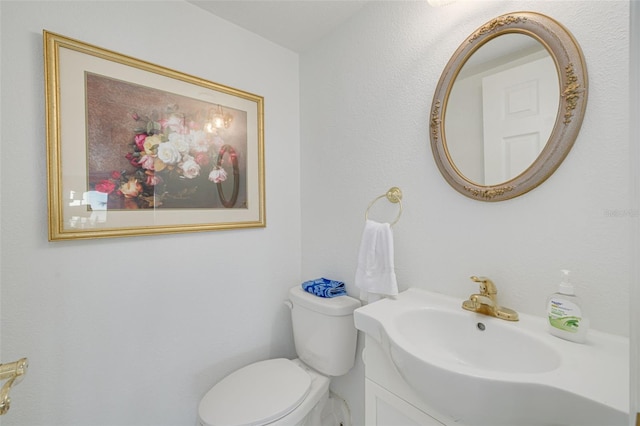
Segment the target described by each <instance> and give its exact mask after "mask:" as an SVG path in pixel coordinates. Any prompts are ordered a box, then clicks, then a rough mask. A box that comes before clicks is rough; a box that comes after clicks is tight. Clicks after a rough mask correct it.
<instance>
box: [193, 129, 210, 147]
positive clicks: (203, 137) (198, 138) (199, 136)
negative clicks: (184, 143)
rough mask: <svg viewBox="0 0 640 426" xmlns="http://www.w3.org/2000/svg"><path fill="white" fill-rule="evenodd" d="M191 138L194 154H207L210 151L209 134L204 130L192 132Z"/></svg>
mask: <svg viewBox="0 0 640 426" xmlns="http://www.w3.org/2000/svg"><path fill="white" fill-rule="evenodd" d="M189 137H190V139H191V151H192V152H207V151H208V150H209V140H208V139H207V134H206V133H205V132H203V131H202V130H198V131H194V132H191V134H190V135H189Z"/></svg>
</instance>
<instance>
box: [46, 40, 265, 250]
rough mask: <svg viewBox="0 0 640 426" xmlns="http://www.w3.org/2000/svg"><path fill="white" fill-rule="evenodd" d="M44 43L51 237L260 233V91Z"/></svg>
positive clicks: (67, 44) (77, 46)
mask: <svg viewBox="0 0 640 426" xmlns="http://www.w3.org/2000/svg"><path fill="white" fill-rule="evenodd" d="M43 42H44V67H45V92H46V93H45V94H46V96H45V107H46V131H47V168H48V170H47V171H48V214H49V240H50V241H60V240H74V239H89V238H106V237H126V236H140V235H152V234H171V233H181V232H199V231H214V230H223V229H237V228H255V227H265V226H266V219H265V188H264V187H265V183H264V99H263V98H262V97H261V96H258V95H254V94H251V93H248V92H245V91H242V90H238V89H234V88H231V87H228V86H224V85H221V84H218V83H213V82H211V81H207V80H204V79H202V78H198V77H194V76H191V75H187V74H184V73H181V72H178V71H174V70H171V69H168V68H165V67H162V66H159V65H154V64H151V63H149V62H145V61H142V60H139V59H135V58H132V57H130V56H126V55H123V54H120V53H116V52H113V51H109V50H106V49H103V48H100V47H96V46H92V45H89V44H86V43H83V42H80V41H78V40H74V39H71V38H68V37H65V36H62V35H59V34H54V33H51V32H49V31H46V30H44V31H43Z"/></svg>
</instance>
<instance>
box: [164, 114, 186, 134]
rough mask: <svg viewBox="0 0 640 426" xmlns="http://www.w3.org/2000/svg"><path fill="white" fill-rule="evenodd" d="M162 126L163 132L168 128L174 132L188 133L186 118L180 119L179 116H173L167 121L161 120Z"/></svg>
mask: <svg viewBox="0 0 640 426" xmlns="http://www.w3.org/2000/svg"><path fill="white" fill-rule="evenodd" d="M160 125H161V126H162V129H163V130H165V129H166V128H167V127H168V128H169V129H171V131H173V132H176V133H186V128H185V123H184V118H183V117H178V116H177V115H172V116H171V117H169V118H168V119H166V120H160Z"/></svg>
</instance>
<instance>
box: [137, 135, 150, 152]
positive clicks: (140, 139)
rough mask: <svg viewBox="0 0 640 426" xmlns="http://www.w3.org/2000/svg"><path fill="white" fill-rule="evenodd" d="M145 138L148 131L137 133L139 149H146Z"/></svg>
mask: <svg viewBox="0 0 640 426" xmlns="http://www.w3.org/2000/svg"><path fill="white" fill-rule="evenodd" d="M145 139H147V134H146V133H138V134H137V135H136V138H135V141H136V147H138V151H144V141H145Z"/></svg>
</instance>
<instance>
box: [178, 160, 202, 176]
mask: <svg viewBox="0 0 640 426" xmlns="http://www.w3.org/2000/svg"><path fill="white" fill-rule="evenodd" d="M180 167H181V168H182V175H183V176H184V177H186V178H187V179H193V178H194V177H196V176H198V175H199V174H200V165H199V164H198V163H196V160H194V159H193V158H191V157H189V159H187V160H186V161H185V162H184V163H182V165H181V166H180Z"/></svg>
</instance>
